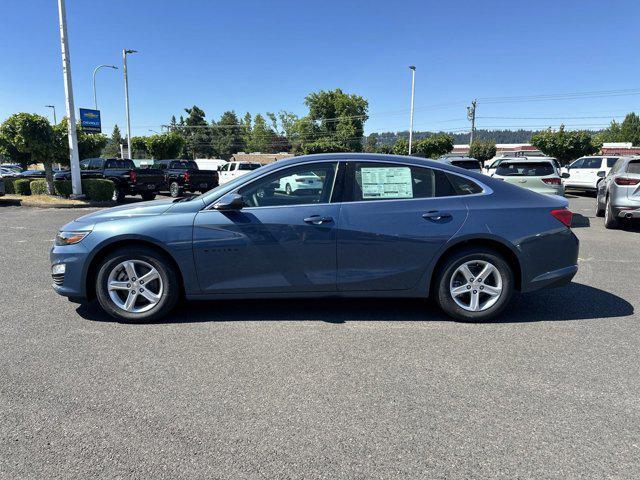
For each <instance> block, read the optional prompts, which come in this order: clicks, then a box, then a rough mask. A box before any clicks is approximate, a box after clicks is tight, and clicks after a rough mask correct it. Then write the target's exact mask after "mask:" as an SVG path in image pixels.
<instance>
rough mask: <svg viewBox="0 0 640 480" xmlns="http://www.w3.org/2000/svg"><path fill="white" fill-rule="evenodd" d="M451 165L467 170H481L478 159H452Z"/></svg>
mask: <svg viewBox="0 0 640 480" xmlns="http://www.w3.org/2000/svg"><path fill="white" fill-rule="evenodd" d="M451 165H453V166H454V167H459V168H464V169H465V170H480V162H478V161H477V160H452V161H451Z"/></svg>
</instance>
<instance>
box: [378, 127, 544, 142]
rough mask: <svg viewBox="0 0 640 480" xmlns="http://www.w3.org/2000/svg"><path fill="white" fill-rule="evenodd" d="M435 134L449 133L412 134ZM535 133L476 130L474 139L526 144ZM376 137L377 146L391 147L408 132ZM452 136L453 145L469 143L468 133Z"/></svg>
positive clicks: (422, 135)
mask: <svg viewBox="0 0 640 480" xmlns="http://www.w3.org/2000/svg"><path fill="white" fill-rule="evenodd" d="M437 133H449V132H414V133H413V138H414V139H416V140H417V139H419V138H425V137H430V136H431V135H435V134H437ZM535 133H537V131H535V130H483V129H479V130H476V136H475V138H476V139H477V140H493V141H495V142H496V143H528V142H529V140H531V136H532V135H533V134H535ZM372 135H374V136H375V137H376V140H377V142H376V143H377V144H378V145H393V144H394V143H395V142H396V140H398V139H399V138H407V139H408V138H409V131H408V130H405V131H404V132H381V133H373V134H372ZM449 135H451V136H453V143H455V144H460V143H469V134H468V133H449Z"/></svg>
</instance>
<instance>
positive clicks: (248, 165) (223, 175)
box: [218, 162, 262, 185]
mask: <svg viewBox="0 0 640 480" xmlns="http://www.w3.org/2000/svg"><path fill="white" fill-rule="evenodd" d="M261 166H262V164H260V163H258V162H229V163H226V164H224V165H221V166H220V167H219V169H218V184H219V185H224V184H225V183H227V182H230V181H231V180H234V179H236V178H238V177H241V176H242V175H246V174H247V173H249V172H251V171H252V170H255V169H257V168H260V167H261Z"/></svg>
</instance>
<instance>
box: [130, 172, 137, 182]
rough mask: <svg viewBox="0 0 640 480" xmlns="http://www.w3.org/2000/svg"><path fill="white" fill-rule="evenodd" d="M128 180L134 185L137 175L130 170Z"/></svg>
mask: <svg viewBox="0 0 640 480" xmlns="http://www.w3.org/2000/svg"><path fill="white" fill-rule="evenodd" d="M129 179H130V180H131V183H136V181H137V180H138V174H137V173H136V172H135V171H134V170H131V171H130V172H129Z"/></svg>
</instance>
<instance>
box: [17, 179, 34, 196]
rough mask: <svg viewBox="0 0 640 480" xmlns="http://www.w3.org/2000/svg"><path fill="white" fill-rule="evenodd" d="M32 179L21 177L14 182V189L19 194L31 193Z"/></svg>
mask: <svg viewBox="0 0 640 480" xmlns="http://www.w3.org/2000/svg"><path fill="white" fill-rule="evenodd" d="M30 184H31V180H29V179H28V178H19V179H17V180H15V181H14V182H13V190H14V192H15V193H17V194H18V195H31V188H30Z"/></svg>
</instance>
